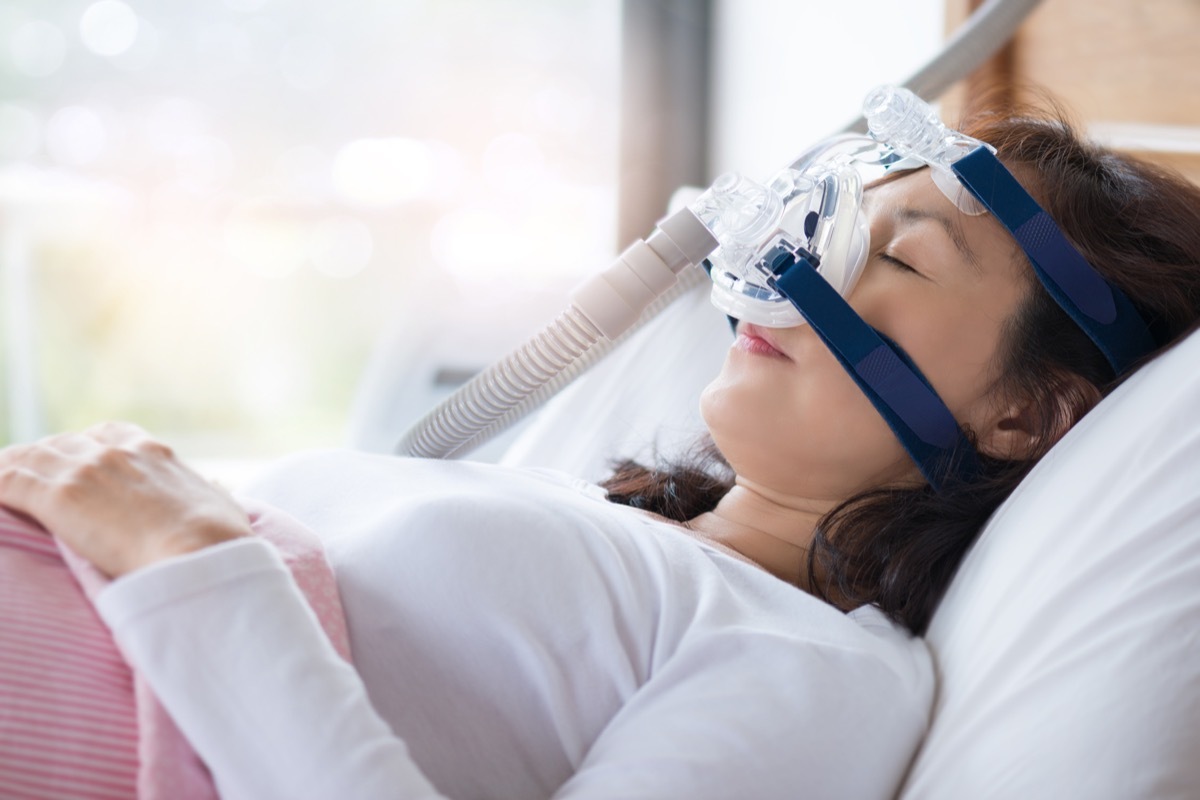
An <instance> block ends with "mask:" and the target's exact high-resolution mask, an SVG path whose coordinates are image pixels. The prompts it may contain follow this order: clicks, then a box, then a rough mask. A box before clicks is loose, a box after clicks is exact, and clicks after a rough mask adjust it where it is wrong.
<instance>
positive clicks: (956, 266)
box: [700, 170, 1028, 502]
mask: <svg viewBox="0 0 1200 800" xmlns="http://www.w3.org/2000/svg"><path fill="white" fill-rule="evenodd" d="M864 211H865V213H866V214H867V218H868V220H869V222H870V229H871V246H870V253H869V255H868V260H867V263H866V266H865V267H864V269H863V274H862V277H861V279H860V280H859V282H858V284H857V286H855V288H854V290H853V292H852V293H851V294H850V296H849V298H848V300H849V302H850V305H851V306H853V307H854V309H855V311H857V312H858V313H859V314H860V315H861V316H862V317H863V319H865V320H866V321H867V322H868V323H869V324H870V325H872V326H873V327H875V328H876V329H878V330H880V331H881V332H883V333H884V334H886V335H887V336H888V337H890V338H891V339H893V340H895V341H896V342H897V343H898V344H899V345H900V346H901V347H902V348H903V349H904V350H905V351H906V352H907V353H908V354H909V355H910V356H911V357H912V359H913V360H914V361H915V362H916V364H917V366H918V367H920V369H921V371H922V372H923V373H924V375H925V377H926V378H928V379H929V381H930V383H932V384H933V387H934V389H936V390H937V393H938V394H939V395H940V396H941V398H942V400H943V401H944V402H945V403H946V405H947V406H948V407H949V409H950V411H951V412H953V414H954V417H955V419H957V420H958V421H959V423H961V424H965V425H968V426H969V427H970V428H971V429H972V430H974V431H976V432H977V433H980V434H982V433H983V432H985V431H986V430H987V428H988V426H990V425H993V424H995V421H996V418H997V416H998V412H999V411H1000V409H999V408H998V407H997V406H998V403H997V402H995V398H994V396H993V394H992V393H991V392H990V390H991V389H993V386H994V383H995V380H996V378H997V364H996V362H997V360H998V359H997V358H996V355H997V351H998V348H999V344H1000V340H1001V334H1002V330H1003V327H1004V323H1005V321H1006V320H1007V319H1008V318H1009V317H1010V316H1011V315H1012V314H1013V313H1014V312H1015V311H1016V309H1017V307H1018V304H1019V302H1020V300H1021V299H1022V297H1023V295H1024V293H1025V291H1026V290H1027V288H1026V287H1027V285H1028V284H1027V281H1026V278H1025V276H1024V270H1026V269H1028V267H1027V266H1024V261H1023V259H1021V258H1019V257H1018V254H1019V253H1020V251H1019V249H1018V248H1017V245H1016V243H1015V242H1014V241H1013V240H1012V239H1011V238H1010V237H1009V235H1008V234H1007V233H1006V232H1005V231H1004V230H1003V229H1002V228H1001V227H1000V225H999V223H997V222H996V221H995V220H994V219H993V218H992V217H991V216H990V215H984V216H979V217H970V216H967V215H965V214H962V213H961V212H959V211H958V209H957V208H955V206H954V205H953V204H952V203H951V202H950V201H949V200H948V199H947V198H946V197H945V195H943V194H942V193H941V191H940V190H939V189H938V188H937V187H936V186H935V185H934V183H933V180H932V179H931V178H930V176H929V172H928V170H921V171H919V172H914V173H912V174H909V175H905V176H904V177H901V178H898V179H896V180H893V181H890V182H887V183H884V184H881V185H878V186H875V187H874V188H872V189H870V190H868V191H867V193H866V200H865V202H864ZM700 408H701V413H702V414H703V416H704V420H705V422H706V423H707V425H708V428H709V430H710V432H711V433H712V435H713V438H714V440H715V441H716V443H717V446H718V447H719V448H720V450H721V452H722V453H723V454H724V455H725V457H726V458H727V459H728V460H729V462H730V464H731V465H732V467H733V469H734V471H735V472H736V473H737V474H738V479H739V481H741V482H744V483H745V482H749V483H752V484H754V485H755V486H758V487H760V488H762V489H763V490H768V491H770V492H771V493H776V494H783V495H786V496H797V497H804V498H808V499H814V500H815V499H821V500H829V501H833V502H836V501H838V500H841V499H844V498H846V497H848V496H850V495H851V494H853V493H855V492H857V491H861V490H863V489H867V488H871V487H875V486H882V485H890V484H896V483H904V482H917V481H920V480H921V478H920V474H919V473H918V471H917V469H916V466H915V465H914V464H913V463H912V461H911V460H910V459H909V458H908V456H907V454H906V453H905V452H904V450H903V448H901V446H900V444H899V442H898V441H897V440H896V438H895V436H894V435H893V434H892V432H891V429H890V428H888V426H887V424H886V423H885V422H884V421H883V418H882V417H881V416H880V415H879V413H878V412H877V411H876V410H875V407H874V406H872V405H871V402H870V401H869V400H868V399H867V398H866V396H865V395H864V394H863V393H862V392H861V391H860V390H859V388H858V387H857V385H856V384H855V383H854V381H853V380H852V379H851V378H850V376H849V375H847V374H846V373H845V371H844V370H843V369H842V367H841V366H840V365H839V363H838V362H837V360H836V359H835V358H834V356H833V355H832V354H831V353H830V352H829V350H828V349H826V347H825V345H824V344H822V343H821V341H820V340H819V339H818V338H817V336H816V334H815V333H814V332H813V331H812V329H811V328H810V327H809V326H807V325H801V326H798V327H794V328H756V327H755V326H751V325H746V324H742V325H739V326H738V337H737V340H736V341H735V343H734V345H733V347H731V348H730V351H729V355H728V357H727V358H726V360H725V366H724V367H723V368H722V370H721V373H720V375H719V376H718V377H717V378H716V380H714V381H713V382H712V383H711V384H709V386H708V387H707V388H706V389H705V391H704V393H703V395H702V396H701V401H700Z"/></svg>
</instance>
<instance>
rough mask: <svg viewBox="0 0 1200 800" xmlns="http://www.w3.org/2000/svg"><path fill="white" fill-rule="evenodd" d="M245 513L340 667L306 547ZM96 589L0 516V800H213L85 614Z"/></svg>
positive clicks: (52, 544)
mask: <svg viewBox="0 0 1200 800" xmlns="http://www.w3.org/2000/svg"><path fill="white" fill-rule="evenodd" d="M247 510H248V511H249V513H250V518H251V524H252V526H253V528H254V531H255V533H256V534H258V535H259V536H262V537H264V538H265V539H267V540H268V541H270V542H271V543H272V544H273V545H274V546H275V547H276V549H278V550H279V552H280V553H281V555H282V556H283V559H284V561H285V562H286V563H287V565H288V567H289V569H291V571H292V574H293V576H294V577H295V579H296V583H297V584H298V585H299V587H300V589H301V591H302V592H303V593H304V595H305V597H306V598H307V599H308V602H309V604H310V605H311V606H312V608H313V610H314V611H315V612H316V615H317V618H318V619H319V620H320V622H321V625H322V626H323V627H324V629H325V632H326V634H328V636H329V638H330V641H332V643H333V645H334V647H335V648H336V649H337V651H338V652H339V653H340V654H341V655H342V656H343V657H344V658H346V659H347V660H349V658H350V645H349V638H348V636H347V632H346V623H345V618H344V617H343V615H342V607H341V601H340V600H339V599H338V594H337V585H336V583H334V579H333V573H332V571H331V570H330V569H329V565H328V563H327V562H326V561H325V556H324V552H323V551H322V549H321V544H320V542H319V541H318V540H317V538H316V536H315V535H313V534H312V533H311V532H310V531H308V530H307V529H306V528H304V527H303V526H302V525H300V523H298V522H296V521H295V520H293V519H291V518H290V517H288V516H287V515H286V514H283V513H282V512H280V511H278V510H276V509H272V508H269V507H267V506H259V505H254V506H250V507H248V509H247ZM106 583H107V580H106V579H105V578H104V577H103V576H102V575H101V574H100V573H98V572H97V571H96V570H95V569H93V568H92V567H91V566H90V565H89V564H87V563H86V562H85V561H83V559H81V558H79V557H78V556H76V555H75V554H74V553H71V552H70V551H68V550H67V549H66V548H65V547H60V546H59V545H58V544H57V543H56V541H55V540H54V539H51V538H50V537H49V536H47V535H46V533H45V531H44V530H43V529H42V528H40V527H39V526H37V525H35V524H33V523H31V522H28V521H26V520H24V519H22V518H20V517H17V516H15V515H13V514H10V513H9V512H7V511H5V510H4V509H0V796H3V797H5V798H22V797H30V798H33V797H78V798H128V797H134V796H135V795H136V796H137V797H140V798H155V799H157V798H163V799H165V798H171V800H190V799H191V798H215V797H216V796H217V793H216V790H215V788H214V787H213V782H212V779H211V777H210V776H209V773H208V770H207V769H206V768H205V766H204V764H203V763H202V762H201V761H200V759H199V758H198V757H197V756H196V754H195V753H194V752H193V751H192V749H191V747H190V746H189V745H188V743H187V741H186V740H185V739H184V738H183V736H182V734H180V732H179V730H178V729H177V728H176V727H175V725H174V723H173V722H172V721H171V719H170V717H169V716H167V713H166V711H165V710H164V709H163V708H162V706H161V705H160V704H159V703H158V701H157V700H156V699H155V697H154V695H153V693H152V692H151V691H150V689H149V687H148V686H147V685H146V683H145V681H143V680H141V678H140V677H139V676H138V674H137V672H136V671H135V670H132V669H130V667H129V665H128V664H127V663H126V661H125V659H124V658H123V657H122V656H121V653H120V652H119V650H118V649H117V648H116V646H115V645H114V643H113V640H112V637H111V635H110V634H109V631H108V628H107V627H105V625H104V623H103V622H102V621H101V620H100V618H99V617H98V616H97V614H96V612H95V610H94V609H93V607H92V602H91V598H94V597H95V596H96V593H97V592H99V591H100V589H102V588H103V587H104V585H105V584H106Z"/></svg>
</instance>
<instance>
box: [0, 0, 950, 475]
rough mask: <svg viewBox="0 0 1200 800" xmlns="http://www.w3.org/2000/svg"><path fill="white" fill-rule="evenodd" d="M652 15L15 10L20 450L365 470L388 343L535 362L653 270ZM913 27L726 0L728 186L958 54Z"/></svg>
mask: <svg viewBox="0 0 1200 800" xmlns="http://www.w3.org/2000/svg"><path fill="white" fill-rule="evenodd" d="M631 1H632V2H636V1H637V0H625V3H624V4H627V3H629V2H631ZM624 4H623V3H622V1H621V0H436V1H435V0H355V2H353V3H348V4H337V3H330V2H327V1H326V0H206V2H181V1H178V0H160V1H159V2H150V1H149V0H4V2H3V4H0V292H2V295H0V315H2V317H0V444H3V443H6V442H12V441H22V440H28V439H31V438H34V437H36V436H39V435H42V434H45V433H47V432H52V431H57V430H62V429H73V428H79V427H82V426H85V425H88V424H91V423H93V422H96V421H99V420H103V419H110V418H120V419H129V420H133V421H136V422H138V423H139V424H142V425H144V426H145V427H147V428H150V429H152V430H153V431H155V432H156V433H158V434H160V435H162V436H163V437H165V438H167V439H168V440H169V441H171V442H172V444H174V445H175V446H176V447H177V448H178V449H180V450H181V451H183V452H184V453H185V455H188V456H190V457H193V458H198V459H214V458H220V459H235V460H237V459H260V458H266V457H270V456H273V455H277V454H280V453H282V452H286V451H288V450H292V449H297V448H306V447H320V446H330V445H338V444H342V443H343V442H344V441H345V437H346V430H347V425H348V420H349V418H350V416H351V415H352V409H353V407H354V402H355V392H356V390H357V387H358V385H359V379H360V376H361V375H362V373H363V370H364V368H365V366H366V364H367V363H368V361H369V359H370V357H371V353H372V352H373V351H374V350H375V349H376V348H377V346H378V343H379V340H380V337H381V336H382V335H384V332H385V331H387V332H390V334H389V335H392V336H395V335H396V331H400V332H401V333H402V334H403V332H404V331H405V330H408V329H406V327H405V325H406V321H407V320H412V321H413V324H412V326H411V336H412V337H414V338H415V339H417V340H420V341H424V340H426V339H430V337H432V338H433V339H436V338H437V337H439V336H441V335H445V334H446V333H447V330H446V328H447V327H449V326H451V325H452V326H454V327H455V331H454V332H455V334H456V335H460V336H465V339H464V341H467V342H468V343H469V342H470V341H472V337H474V340H475V341H478V342H479V343H480V346H481V348H482V349H484V350H486V349H488V348H486V347H483V345H484V344H486V345H488V347H494V345H495V343H496V341H497V339H498V338H499V339H504V340H507V339H512V341H513V343H514V344H515V343H516V342H518V341H519V340H520V339H521V338H522V337H523V335H524V333H525V331H526V330H527V329H530V330H532V329H535V328H536V327H538V326H539V325H540V323H541V322H542V321H544V317H543V316H542V311H543V310H544V309H546V308H551V307H555V306H557V305H558V304H559V303H560V302H561V298H562V297H564V296H565V293H566V291H567V289H569V288H570V286H571V285H573V284H575V283H577V282H578V281H579V280H580V279H581V278H582V277H583V276H584V275H586V274H588V273H589V272H591V271H592V270H594V269H596V268H598V267H600V266H602V265H604V264H605V263H607V262H608V260H610V259H611V257H612V256H613V255H614V254H615V253H616V252H618V250H619V249H620V245H622V244H624V243H621V242H618V241H617V239H618V236H617V232H616V225H617V196H618V184H619V181H620V174H619V173H620V170H619V167H618V155H619V153H618V149H619V140H620V136H619V124H620V115H621V97H620V89H621V64H622V41H621V40H622V36H621V30H622V27H621V26H622V7H623V5H624ZM897 9H898V7H897V6H896V5H895V4H894V3H889V2H881V0H876V1H875V2H869V0H854V1H853V2H846V3H825V4H818V3H812V2H791V1H790V0H788V1H785V0H775V1H773V2H772V1H770V0H744V1H743V2H732V1H729V2H723V3H722V2H716V4H715V11H714V12H712V16H711V18H712V20H713V22H714V30H713V31H712V36H713V52H714V59H713V64H712V65H711V69H712V71H713V75H712V87H713V97H712V103H711V122H712V126H711V130H708V131H706V134H707V139H706V141H708V142H710V144H709V151H710V159H709V162H710V166H711V171H712V172H713V173H716V172H719V171H724V170H725V169H729V168H734V167H737V168H742V169H744V170H746V171H747V172H749V173H751V174H756V175H757V174H759V173H761V172H762V171H763V170H766V169H769V168H773V167H774V166H778V165H779V164H781V163H782V162H783V160H784V159H786V158H788V157H790V155H792V154H793V153H794V152H796V151H798V150H799V149H800V148H801V147H802V146H803V145H805V144H807V143H809V142H810V141H811V140H812V139H813V138H815V137H816V136H819V135H823V134H824V133H827V132H829V131H830V130H832V129H834V128H836V127H838V126H840V125H841V124H842V123H843V122H845V121H846V120H847V119H848V118H849V117H850V116H852V115H853V114H854V113H855V109H856V106H857V102H858V100H859V98H861V96H862V93H863V92H864V91H865V90H866V89H867V88H869V87H870V86H871V85H873V84H874V83H877V82H880V81H882V80H897V79H899V78H901V77H903V76H904V74H905V73H906V71H907V70H909V69H911V68H913V67H915V66H916V65H918V64H919V63H921V62H922V61H923V60H924V59H925V58H927V57H928V56H929V55H931V54H932V53H933V52H934V51H935V50H936V48H937V46H938V43H939V42H940V41H941V39H942V30H941V27H942V17H941V6H940V4H938V3H932V2H930V3H922V2H915V3H912V4H905V8H904V9H903V13H899V12H898V11H897ZM822 46H823V47H825V48H826V49H827V50H828V52H829V53H832V54H833V55H832V56H830V55H822V52H823V51H820V50H819V47H822ZM628 122H629V121H628V120H626V123H627V124H628ZM531 298H533V299H531ZM473 310H478V313H477V314H476V313H475V312H474V311H473ZM439 315H441V316H439ZM476 317H478V318H479V319H482V320H487V324H482V325H480V326H479V328H478V330H469V331H466V333H465V334H464V333H463V332H462V331H460V330H458V328H460V327H462V326H464V325H467V327H469V324H467V323H464V322H463V320H470V319H473V318H476ZM439 318H440V319H445V320H447V322H446V323H445V325H443V326H442V328H441V329H439V325H438V323H437V321H436V320H437V319H439ZM497 320H501V321H503V320H508V321H509V322H510V323H511V324H508V325H507V326H505V325H501V324H500V323H498V322H497ZM501 328H503V330H501ZM398 368H399V367H398Z"/></svg>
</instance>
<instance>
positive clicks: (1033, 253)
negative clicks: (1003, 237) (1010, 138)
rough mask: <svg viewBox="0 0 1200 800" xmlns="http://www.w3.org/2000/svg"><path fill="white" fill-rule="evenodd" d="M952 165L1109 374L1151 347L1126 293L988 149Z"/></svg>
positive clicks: (1144, 326) (980, 150)
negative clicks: (1090, 344) (1097, 353)
mask: <svg viewBox="0 0 1200 800" xmlns="http://www.w3.org/2000/svg"><path fill="white" fill-rule="evenodd" d="M951 169H952V170H953V171H954V174H955V175H957V176H958V179H959V180H960V181H961V182H962V185H963V186H964V187H966V189H967V190H969V191H970V192H971V194H972V195H974V196H975V198H976V199H977V200H978V201H979V202H980V203H981V204H982V205H983V206H984V207H985V208H987V210H988V211H990V212H991V213H992V216H994V217H995V218H996V219H997V220H998V221H999V222H1000V224H1001V225H1003V226H1004V227H1005V228H1006V229H1007V230H1008V232H1009V233H1011V234H1012V236H1013V238H1014V239H1016V240H1017V243H1018V244H1019V245H1021V249H1022V250H1024V251H1025V255H1027V256H1028V257H1029V261H1030V263H1032V264H1033V269H1034V272H1035V273H1036V274H1037V276H1038V279H1039V280H1040V281H1041V282H1042V285H1043V286H1045V287H1046V291H1047V292H1049V293H1050V296H1051V297H1053V298H1054V300H1055V302H1057V303H1058V305H1059V306H1060V307H1062V309H1063V310H1064V311H1066V312H1067V314H1069V315H1070V317H1071V319H1073V320H1074V321H1075V324H1077V325H1078V326H1079V327H1080V328H1081V329H1082V330H1083V332H1084V333H1086V334H1087V335H1088V337H1089V338H1090V339H1091V340H1092V341H1093V342H1094V343H1095V344H1096V347H1098V348H1099V349H1100V352H1101V353H1103V354H1104V357H1105V358H1106V359H1107V360H1108V363H1109V365H1110V366H1112V369H1113V372H1114V374H1116V375H1120V374H1121V373H1123V372H1124V371H1125V370H1126V369H1128V368H1129V367H1130V366H1131V365H1132V364H1133V362H1134V361H1136V360H1137V359H1139V358H1141V357H1142V356H1144V355H1146V354H1147V353H1149V352H1151V351H1152V350H1153V349H1154V347H1155V343H1154V337H1153V336H1152V335H1151V334H1150V330H1149V328H1148V327H1147V325H1146V323H1145V321H1144V320H1143V319H1142V317H1141V315H1140V314H1138V312H1137V309H1135V308H1134V306H1133V303H1132V302H1131V301H1130V300H1129V298H1128V297H1126V296H1125V293H1124V292H1122V291H1121V290H1120V289H1118V288H1117V287H1115V286H1113V285H1112V284H1110V283H1109V282H1108V281H1106V280H1105V279H1104V277H1103V276H1102V275H1101V274H1100V273H1099V272H1097V271H1096V269H1095V267H1093V266H1092V265H1091V264H1090V263H1088V260H1087V259H1086V258H1084V257H1083V254H1082V253H1080V252H1079V251H1078V250H1077V249H1076V248H1075V246H1074V245H1072V244H1071V243H1070V241H1068V240H1067V237H1066V236H1065V235H1064V234H1063V232H1062V229H1061V228H1059V227H1058V225H1057V223H1055V222H1054V220H1053V218H1051V216H1050V215H1049V214H1048V213H1047V212H1046V210H1045V209H1043V208H1042V207H1041V205H1039V204H1038V202H1037V201H1036V200H1034V199H1033V197H1032V196H1030V194H1029V192H1027V191H1025V188H1024V187H1023V186H1021V184H1020V183H1018V182H1017V179H1016V178H1015V177H1013V174H1012V173H1011V172H1009V171H1008V169H1007V168H1006V167H1005V166H1004V165H1003V164H1002V163H1000V159H998V158H996V156H995V154H994V153H993V152H992V151H991V150H989V149H988V148H986V147H978V148H976V149H975V150H973V151H971V152H970V153H968V154H967V155H966V156H964V157H962V158H960V159H959V160H957V161H955V162H954V163H953V164H952V165H951Z"/></svg>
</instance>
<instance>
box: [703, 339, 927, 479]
mask: <svg viewBox="0 0 1200 800" xmlns="http://www.w3.org/2000/svg"><path fill="white" fill-rule="evenodd" d="M794 354H795V356H796V362H795V363H787V362H781V363H778V364H769V363H757V362H755V361H750V360H749V359H747V358H746V357H744V356H743V357H742V358H739V357H738V355H736V354H734V355H731V356H730V357H729V358H728V359H727V361H726V364H725V368H724V369H722V371H721V374H720V375H719V376H718V377H717V379H716V380H714V381H713V382H712V383H710V384H709V385H708V387H707V388H706V389H705V390H704V392H703V394H702V395H701V398H700V411H701V415H702V416H703V418H704V421H705V423H706V424H707V426H708V429H709V432H710V433H711V434H712V437H713V440H714V441H715V442H716V444H717V447H718V448H719V449H720V450H721V452H722V453H723V454H724V456H725V458H726V459H727V460H728V461H729V462H730V464H731V466H732V467H733V468H734V470H735V471H736V472H737V473H738V474H739V475H740V476H742V477H743V478H748V479H750V480H753V481H754V482H756V483H759V484H761V485H764V486H768V487H770V488H772V489H775V490H777V491H783V492H794V493H804V494H809V495H825V496H829V497H840V496H843V495H845V494H846V493H848V492H849V491H853V490H855V489H857V488H861V487H862V486H863V485H867V484H871V483H872V482H874V481H878V480H880V479H881V478H882V476H885V475H886V476H892V475H894V474H895V473H896V471H897V469H898V467H899V469H901V470H902V469H903V468H904V466H905V464H906V462H907V458H906V456H905V454H904V451H903V450H902V449H901V448H900V445H899V443H898V442H896V439H895V437H894V435H893V434H892V432H891V430H890V429H889V428H888V427H887V424H886V423H885V422H884V421H883V419H882V417H880V416H879V413H878V412H877V411H876V410H875V408H874V406H872V405H871V402H870V401H869V400H868V399H867V398H866V396H865V395H863V394H862V392H861V391H860V390H859V389H858V387H857V385H856V384H855V383H854V382H853V380H851V379H850V377H849V376H848V375H846V373H845V371H844V370H843V369H842V367H841V365H840V364H838V362H837V360H836V359H835V358H834V357H833V356H832V355H831V354H830V353H829V351H828V350H826V349H825V347H824V345H823V344H821V343H820V342H819V340H816V338H815V336H814V337H813V342H812V344H811V346H809V345H808V344H807V343H806V344H805V345H803V346H801V347H799V348H796V349H795V350H794Z"/></svg>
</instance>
